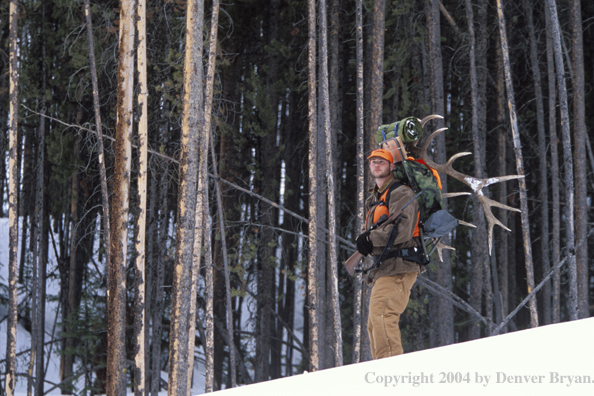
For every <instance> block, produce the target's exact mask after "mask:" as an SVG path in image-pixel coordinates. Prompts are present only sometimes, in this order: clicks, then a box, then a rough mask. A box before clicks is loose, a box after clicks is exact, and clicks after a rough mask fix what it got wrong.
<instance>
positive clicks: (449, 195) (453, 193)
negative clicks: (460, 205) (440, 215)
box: [441, 192, 472, 199]
mask: <svg viewBox="0 0 594 396" xmlns="http://www.w3.org/2000/svg"><path fill="white" fill-rule="evenodd" d="M464 195H472V194H471V193H469V192H451V193H443V194H441V196H442V197H443V198H444V199H447V198H455V197H461V196H464Z"/></svg>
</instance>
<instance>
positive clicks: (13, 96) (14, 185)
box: [5, 0, 19, 396]
mask: <svg viewBox="0 0 594 396" xmlns="http://www.w3.org/2000/svg"><path fill="white" fill-rule="evenodd" d="M9 26H10V27H9V29H10V39H9V40H10V44H9V46H10V51H9V52H10V54H9V56H10V88H9V97H10V109H9V118H10V124H9V152H8V153H9V154H8V155H9V160H8V161H9V172H10V173H9V181H8V217H9V245H8V246H9V253H8V256H9V258H8V266H9V267H8V321H7V333H8V334H7V337H6V380H5V384H6V388H5V389H6V395H7V396H14V388H15V383H16V341H17V340H16V336H17V331H16V330H17V304H18V301H17V249H18V212H17V209H18V208H17V197H18V181H19V166H18V162H17V144H18V138H17V137H18V130H17V128H18V98H19V94H18V82H19V75H18V62H17V0H11V2H10V8H9Z"/></svg>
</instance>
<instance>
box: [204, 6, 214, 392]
mask: <svg viewBox="0 0 594 396" xmlns="http://www.w3.org/2000/svg"><path fill="white" fill-rule="evenodd" d="M215 1H217V0H215ZM205 198H206V199H205V200H204V207H203V210H204V219H205V222H204V246H205V249H204V266H205V268H206V276H205V279H204V282H205V283H206V341H205V343H204V354H205V355H206V364H205V370H206V373H205V376H206V383H205V387H204V391H205V392H206V393H210V392H212V391H214V292H213V272H214V268H213V265H212V264H213V263H212V249H211V237H210V236H211V227H212V226H211V224H210V209H209V205H208V189H207V190H206V197H205Z"/></svg>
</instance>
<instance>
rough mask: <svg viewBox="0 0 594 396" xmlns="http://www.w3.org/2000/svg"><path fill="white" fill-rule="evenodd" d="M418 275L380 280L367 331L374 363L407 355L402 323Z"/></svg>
mask: <svg viewBox="0 0 594 396" xmlns="http://www.w3.org/2000/svg"><path fill="white" fill-rule="evenodd" d="M416 280H417V273H416V272H407V273H405V274H398V275H394V276H382V277H381V278H378V279H377V280H376V281H375V283H374V285H373V289H371V298H370V301H369V319H368V321H367V331H368V333H369V342H370V344H371V356H372V357H373V358H374V359H381V358H385V357H390V356H395V355H400V354H402V353H403V352H404V351H403V349H402V342H401V340H400V328H399V327H398V321H399V320H400V314H402V312H404V310H405V309H406V305H407V304H408V299H409V297H410V289H411V288H412V286H413V285H414V284H415V281H416Z"/></svg>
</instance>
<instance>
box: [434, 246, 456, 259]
mask: <svg viewBox="0 0 594 396" xmlns="http://www.w3.org/2000/svg"><path fill="white" fill-rule="evenodd" d="M443 249H448V250H453V251H455V250H456V249H454V248H453V247H451V246H448V245H444V244H443V243H441V242H438V243H437V255H438V256H439V261H441V262H442V263H443Z"/></svg>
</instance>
